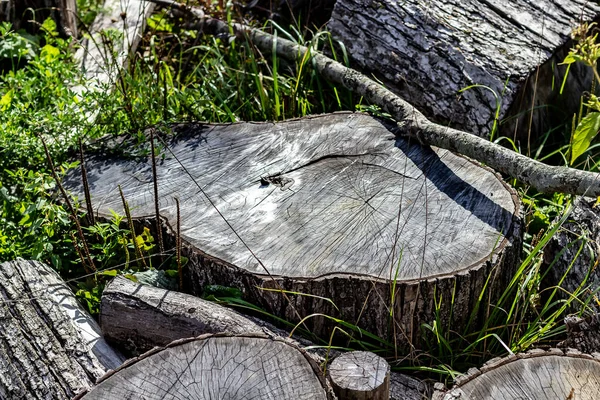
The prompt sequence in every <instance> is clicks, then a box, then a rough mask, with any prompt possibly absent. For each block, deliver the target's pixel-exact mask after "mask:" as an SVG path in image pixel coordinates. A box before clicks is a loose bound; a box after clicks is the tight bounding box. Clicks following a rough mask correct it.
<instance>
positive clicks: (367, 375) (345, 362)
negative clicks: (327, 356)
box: [328, 351, 390, 400]
mask: <svg viewBox="0 0 600 400" xmlns="http://www.w3.org/2000/svg"><path fill="white" fill-rule="evenodd" d="M328 372H329V379H330V380H331V385H332V386H333V390H334V392H335V394H336V395H337V396H338V399H340V400H389V398H390V365H389V364H388V363H387V361H385V360H384V359H383V358H381V357H379V356H378V355H377V354H374V353H371V352H368V351H352V352H350V353H344V354H342V355H341V356H339V357H336V358H335V360H333V362H332V363H331V365H330V366H329V370H328Z"/></svg>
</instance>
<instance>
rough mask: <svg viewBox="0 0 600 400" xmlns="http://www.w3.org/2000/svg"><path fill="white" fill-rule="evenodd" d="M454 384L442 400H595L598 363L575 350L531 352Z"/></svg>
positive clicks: (490, 365)
mask: <svg viewBox="0 0 600 400" xmlns="http://www.w3.org/2000/svg"><path fill="white" fill-rule="evenodd" d="M457 382H458V384H457V386H456V387H455V388H453V389H452V390H450V391H449V392H447V393H446V394H445V395H444V396H443V397H442V398H443V399H444V400H467V399H478V400H509V399H532V400H547V399H556V400H559V399H560V400H569V399H581V400H584V399H585V400H595V399H598V396H599V395H600V360H599V359H597V358H594V357H592V356H589V355H585V354H581V353H579V352H576V351H571V352H567V353H563V352H562V351H560V350H558V349H553V350H551V351H548V352H547V351H543V350H533V351H530V352H528V353H524V354H519V355H517V356H511V357H508V358H504V359H497V360H493V361H491V362H488V363H487V364H486V365H485V366H484V367H482V368H481V370H477V369H475V368H474V369H473V370H472V371H470V374H468V375H466V376H462V377H460V378H459V379H457ZM434 397H435V396H434ZM438 398H439V397H438Z"/></svg>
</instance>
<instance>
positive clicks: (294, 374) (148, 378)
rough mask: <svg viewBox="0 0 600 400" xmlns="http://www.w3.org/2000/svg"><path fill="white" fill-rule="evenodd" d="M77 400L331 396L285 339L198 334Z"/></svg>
mask: <svg viewBox="0 0 600 400" xmlns="http://www.w3.org/2000/svg"><path fill="white" fill-rule="evenodd" d="M79 398H82V399H85V400H93V399H131V400H134V399H144V400H154V399H156V400H158V399H165V398H177V399H273V400H279V399H282V400H283V399H290V400H303V399H306V400H321V399H322V400H325V399H334V398H335V395H334V394H333V391H332V390H331V388H330V387H329V386H328V383H327V381H326V379H325V378H324V376H323V374H322V373H321V371H320V370H319V366H318V365H317V363H315V361H314V360H313V359H312V358H311V357H310V356H308V355H307V354H306V353H305V352H304V351H302V350H301V349H299V348H297V347H295V346H293V345H291V344H290V343H287V342H284V341H281V340H277V339H273V338H269V337H266V336H260V335H252V336H251V335H247V336H227V335H204V336H201V337H198V338H192V339H182V340H179V341H175V342H173V343H171V344H170V345H169V346H167V347H166V348H157V349H155V350H152V351H150V352H148V353H146V354H144V355H142V356H141V357H139V358H138V359H134V360H130V361H128V362H127V363H125V364H124V365H123V366H121V367H120V368H119V369H118V370H116V371H113V372H111V373H108V374H107V375H106V376H105V377H104V378H102V380H101V381H100V383H99V384H98V385H96V386H95V387H94V388H93V389H92V390H91V391H89V392H88V393H87V394H85V395H84V396H82V397H78V399H79Z"/></svg>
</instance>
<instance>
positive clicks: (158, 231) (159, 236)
mask: <svg viewBox="0 0 600 400" xmlns="http://www.w3.org/2000/svg"><path fill="white" fill-rule="evenodd" d="M155 150H156V149H155V147H154V128H152V129H150V151H151V152H152V183H153V184H154V214H155V216H156V236H157V239H158V240H157V241H158V252H159V253H160V262H161V263H163V262H164V257H163V253H164V252H165V246H164V243H163V237H162V226H161V222H160V221H161V220H160V210H159V207H158V174H157V173H156V153H155Z"/></svg>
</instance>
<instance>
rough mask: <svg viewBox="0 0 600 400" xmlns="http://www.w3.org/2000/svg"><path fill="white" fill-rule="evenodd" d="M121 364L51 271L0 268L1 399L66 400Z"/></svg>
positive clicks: (23, 265) (14, 265) (17, 264)
mask: <svg viewBox="0 0 600 400" xmlns="http://www.w3.org/2000/svg"><path fill="white" fill-rule="evenodd" d="M124 360H125V359H124V358H123V356H121V355H120V354H119V353H118V352H116V351H114V350H113V349H112V348H111V347H110V346H108V345H107V343H106V342H105V341H104V339H103V338H102V336H101V334H100V328H99V327H98V325H97V324H96V322H95V321H94V320H93V319H92V317H90V316H89V314H88V313H87V312H86V311H84V310H83V309H82V308H81V306H80V305H79V304H78V303H77V300H76V299H75V297H74V296H73V293H72V292H71V290H70V289H69V288H68V287H67V286H66V284H65V283H64V282H63V281H62V280H61V279H60V277H59V276H58V274H56V272H54V271H53V270H52V269H50V268H49V267H48V266H46V265H44V264H42V263H40V262H37V261H25V260H22V259H18V260H16V261H11V262H5V263H2V264H0V398H2V399H71V398H72V397H73V396H75V395H76V394H77V393H78V392H80V391H81V390H84V389H87V388H89V387H91V386H92V385H93V384H94V383H95V380H96V379H98V378H100V377H101V376H103V375H104V374H105V373H106V371H107V370H109V369H113V368H117V367H118V366H119V365H121V363H122V362H123V361H124Z"/></svg>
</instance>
